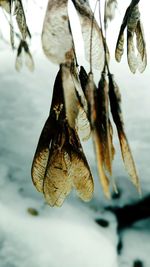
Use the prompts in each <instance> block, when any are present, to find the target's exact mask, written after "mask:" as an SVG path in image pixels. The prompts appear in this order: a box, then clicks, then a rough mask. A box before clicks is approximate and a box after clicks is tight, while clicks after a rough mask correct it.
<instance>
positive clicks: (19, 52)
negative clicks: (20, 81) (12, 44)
mask: <svg viewBox="0 0 150 267" xmlns="http://www.w3.org/2000/svg"><path fill="white" fill-rule="evenodd" d="M22 65H23V61H22V42H20V44H19V46H18V50H17V57H16V62H15V68H16V70H17V71H20V70H21V68H22Z"/></svg>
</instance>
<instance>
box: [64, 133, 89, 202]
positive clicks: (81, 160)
mask: <svg viewBox="0 0 150 267" xmlns="http://www.w3.org/2000/svg"><path fill="white" fill-rule="evenodd" d="M69 136H70V140H69V146H68V149H69V150H70V151H71V167H70V170H69V175H70V177H72V182H73V186H74V187H75V189H76V190H77V194H78V195H79V197H80V198H81V199H82V200H84V201H89V200H90V199H91V198H92V196H93V191H94V183H93V177H92V174H91V171H90V167H89V165H88V162H87V160H86V157H85V155H84V152H83V149H82V146H81V143H80V140H79V138H78V135H77V133H76V132H75V131H74V130H73V129H70V131H69Z"/></svg>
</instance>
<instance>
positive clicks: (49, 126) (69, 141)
mask: <svg viewBox="0 0 150 267" xmlns="http://www.w3.org/2000/svg"><path fill="white" fill-rule="evenodd" d="M62 76H63V66H62V67H61V69H60V71H59V72H58V75H57V77H56V81H55V85H54V92H53V100H52V105H51V111H50V115H49V118H48V120H47V122H46V124H45V126H44V128H43V131H42V133H41V136H40V139H39V143H38V146H37V150H36V153H35V157H34V160H33V165H32V179H33V182H34V184H35V186H36V188H37V190H38V191H40V192H43V193H44V196H45V199H46V201H47V202H48V204H49V205H51V206H61V205H62V204H63V202H64V200H65V198H66V196H67V195H68V194H69V193H70V191H71V190H72V188H75V189H76V191H77V193H78V195H79V197H80V198H81V199H83V200H84V201H89V200H90V199H91V198H92V195H93V189H94V185H93V178H92V175H91V172H90V168H89V166H88V163H87V160H86V158H85V155H84V153H83V150H82V147H81V144H80V141H79V138H78V135H77V133H76V131H75V129H74V128H71V127H70V126H69V124H68V122H67V117H66V111H65V106H66V104H65V101H64V94H63V91H64V88H63V86H64V84H63V78H62Z"/></svg>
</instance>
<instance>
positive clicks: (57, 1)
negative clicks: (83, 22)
mask: <svg viewBox="0 0 150 267" xmlns="http://www.w3.org/2000/svg"><path fill="white" fill-rule="evenodd" d="M67 4H68V0H49V1H48V6H47V10H46V15H45V19H44V24H43V32H42V45H43V50H44V53H45V55H46V56H47V57H48V59H50V60H51V61H52V62H54V63H56V64H61V63H65V62H68V61H69V62H72V60H73V57H74V53H73V40H72V34H71V31H70V25H69V17H68V10H67Z"/></svg>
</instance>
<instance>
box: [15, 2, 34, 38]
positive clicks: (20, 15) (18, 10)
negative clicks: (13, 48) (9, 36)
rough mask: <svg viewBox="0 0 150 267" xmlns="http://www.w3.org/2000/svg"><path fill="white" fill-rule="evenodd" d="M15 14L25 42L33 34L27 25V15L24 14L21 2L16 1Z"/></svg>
mask: <svg viewBox="0 0 150 267" xmlns="http://www.w3.org/2000/svg"><path fill="white" fill-rule="evenodd" d="M14 13H15V15H16V21H17V24H18V28H19V30H20V32H21V34H22V38H23V40H25V39H26V37H27V36H29V37H31V34H30V32H29V29H28V26H27V23H26V17H25V13H24V9H23V5H22V1H21V0H15V11H14Z"/></svg>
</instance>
